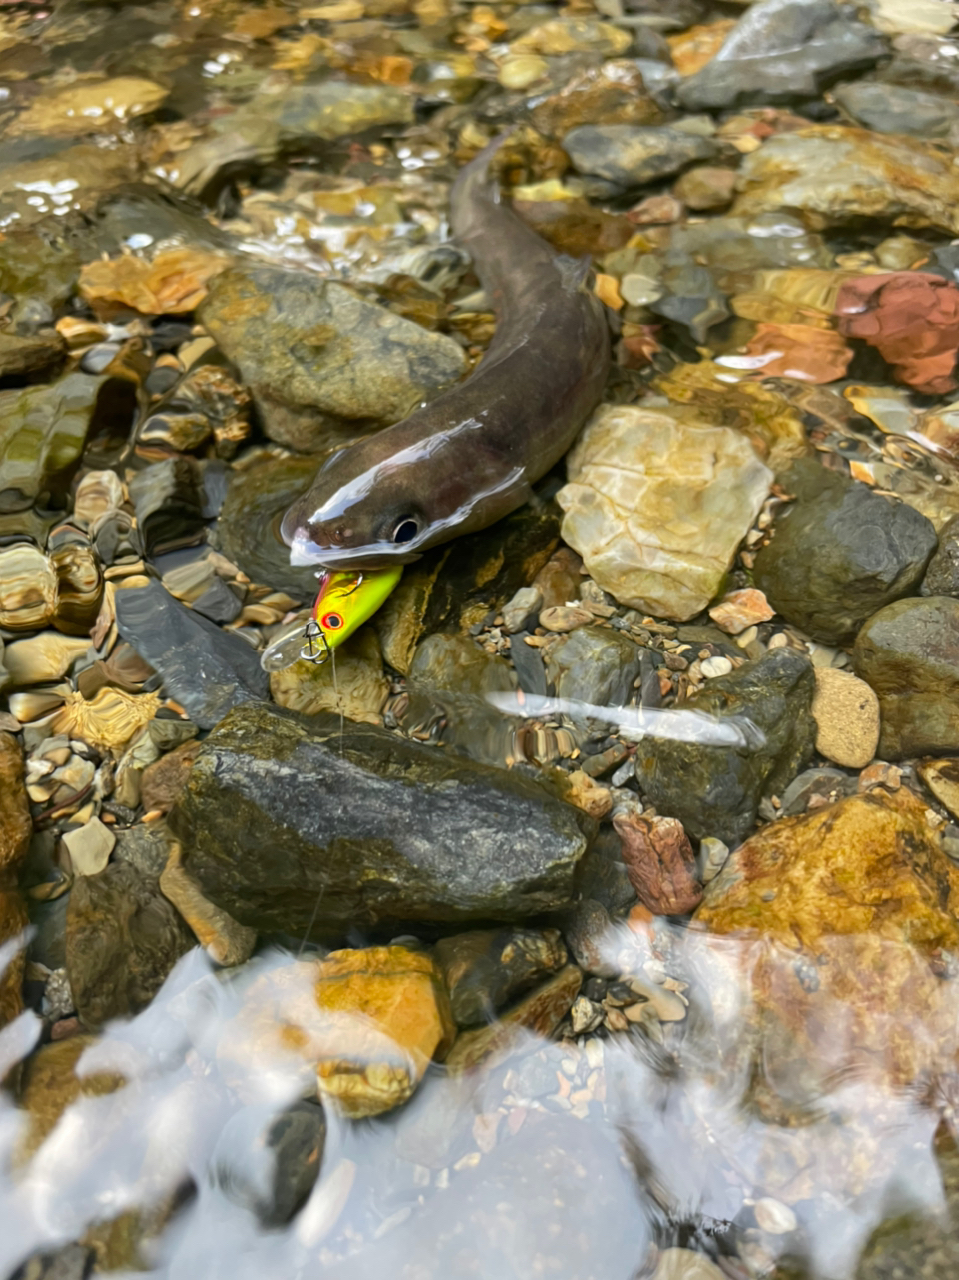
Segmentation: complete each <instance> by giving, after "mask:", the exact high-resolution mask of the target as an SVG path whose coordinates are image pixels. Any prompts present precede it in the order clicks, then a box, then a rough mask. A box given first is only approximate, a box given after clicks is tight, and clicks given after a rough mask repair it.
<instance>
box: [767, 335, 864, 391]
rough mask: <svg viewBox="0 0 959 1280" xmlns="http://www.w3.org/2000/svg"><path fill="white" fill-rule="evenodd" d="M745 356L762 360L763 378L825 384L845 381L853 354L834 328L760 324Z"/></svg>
mask: <svg viewBox="0 0 959 1280" xmlns="http://www.w3.org/2000/svg"><path fill="white" fill-rule="evenodd" d="M855 336H859V335H855ZM746 354H747V355H748V356H756V357H759V358H760V359H761V361H762V363H761V364H760V365H759V374H760V376H761V377H763V378H795V379H796V380H797V381H799V382H815V383H823V382H835V381H836V380H837V379H838V378H844V377H845V376H846V370H847V369H848V368H849V363H850V361H851V360H852V354H853V353H852V348H851V347H849V346H847V344H846V342H845V340H844V339H843V336H842V334H841V333H837V332H836V331H835V329H818V328H816V327H815V326H814V325H809V324H757V325H756V332H755V333H754V334H753V336H752V337H751V338H750V340H749V342H748V343H747V344H746Z"/></svg>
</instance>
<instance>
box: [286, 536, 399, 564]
mask: <svg viewBox="0 0 959 1280" xmlns="http://www.w3.org/2000/svg"><path fill="white" fill-rule="evenodd" d="M419 558H420V552H418V551H411V550H410V549H409V548H408V547H397V546H394V544H393V543H391V542H371V543H368V544H367V545H366V546H363V547H320V546H317V544H316V543H315V542H312V541H311V540H310V539H309V538H308V537H305V536H304V535H303V534H297V535H296V536H294V538H293V541H292V542H291V544H290V564H291V565H294V566H295V567H297V568H299V567H301V566H307V565H315V566H316V567H317V568H318V569H388V568H390V566H391V565H397V564H413V562H414V561H415V560H419Z"/></svg>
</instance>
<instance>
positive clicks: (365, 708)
mask: <svg viewBox="0 0 959 1280" xmlns="http://www.w3.org/2000/svg"><path fill="white" fill-rule="evenodd" d="M388 691H389V685H388V682H387V679H386V676H385V675H384V674H383V656H382V654H381V653H380V642H379V640H378V639H377V636H376V632H375V631H374V630H373V629H372V628H371V627H362V628H361V629H360V630H359V631H358V632H357V633H356V635H354V636H350V637H349V638H348V639H347V640H346V641H344V643H343V644H342V645H339V646H337V648H336V649H335V651H334V652H333V655H332V657H331V658H330V660H329V661H327V662H323V663H315V662H305V661H303V660H302V659H301V660H300V661H298V662H294V663H293V665H292V666H290V667H285V668H284V669H283V670H282V671H274V672H273V673H272V674H271V676H270V693H271V695H272V697H273V700H274V702H277V703H278V704H279V705H280V706H281V707H289V709H290V710H291V711H302V712H303V713H304V715H310V716H313V715H316V714H317V712H319V711H333V712H335V713H336V714H337V715H344V716H346V717H347V719H349V720H362V721H364V722H365V723H366V724H382V723H383V717H382V716H381V715H380V712H381V711H382V709H383V703H384V702H385V701H386V696H387V693H388Z"/></svg>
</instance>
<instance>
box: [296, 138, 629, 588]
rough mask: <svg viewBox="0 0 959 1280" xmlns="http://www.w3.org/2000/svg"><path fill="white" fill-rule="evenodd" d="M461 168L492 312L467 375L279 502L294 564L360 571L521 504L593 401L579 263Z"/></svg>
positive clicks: (596, 343)
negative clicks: (482, 348)
mask: <svg viewBox="0 0 959 1280" xmlns="http://www.w3.org/2000/svg"><path fill="white" fill-rule="evenodd" d="M504 140H505V139H504V138H501V139H498V140H497V141H496V142H494V143H492V144H491V145H490V146H489V147H487V148H486V150H485V151H483V152H481V153H480V155H479V156H477V157H476V159H475V160H473V161H472V162H471V163H470V164H468V165H466V166H465V168H464V169H463V170H462V171H461V172H460V174H459V176H458V177H457V179H456V182H455V183H454V184H453V188H452V192H451V195H450V223H451V228H452V231H453V235H454V237H455V238H456V240H457V241H458V242H459V243H460V244H461V245H462V246H463V247H464V248H466V249H467V250H468V251H469V253H470V254H471V256H472V259H473V263H474V267H475V270H476V273H477V275H478V276H479V278H480V281H481V283H482V285H483V288H484V290H485V292H486V295H487V298H488V299H489V301H490V303H491V305H492V308H493V310H494V312H495V314H496V321H497V324H496V333H495V336H494V338H493V341H492V342H491V343H490V346H489V349H488V351H487V352H486V354H485V356H484V357H483V360H482V362H481V363H480V365H479V367H478V368H477V369H476V370H475V372H474V373H472V374H471V375H470V377H469V378H467V379H466V380H465V381H464V382H462V383H459V384H458V385H457V386H455V387H452V388H450V389H449V390H448V391H446V392H444V393H443V394H442V395H440V396H438V397H437V399H435V400H433V401H432V402H431V403H429V404H427V405H424V406H422V407H421V408H419V409H417V410H416V411H415V412H414V413H412V414H411V415H410V416H409V417H408V418H406V419H404V420H403V421H402V422H398V423H396V424H395V425H394V426H392V427H387V428H386V429H385V430H383V431H380V432H378V433H376V434H374V435H371V436H368V437H367V438H366V439H364V440H360V441H358V442H357V443H356V444H353V445H350V446H348V447H347V448H346V449H344V450H341V451H340V452H339V453H337V454H334V455H333V457H332V458H330V459H329V460H328V461H327V462H326V464H325V465H324V466H323V467H322V468H321V469H320V471H319V473H318V475H317V477H316V479H315V481H314V483H313V485H312V486H311V488H310V489H309V490H308V491H307V492H306V494H304V496H303V497H302V498H301V499H299V501H297V502H296V503H295V504H294V505H293V507H291V508H290V510H289V511H288V512H287V514H286V516H285V517H284V520H283V537H284V540H285V541H286V542H287V544H288V545H289V546H290V548H291V553H290V558H291V561H292V563H294V564H321V565H326V566H329V567H333V568H337V569H339V568H347V567H351V568H355V567H362V568H369V567H377V566H383V565H389V564H402V563H408V562H410V561H412V560H416V559H417V558H418V557H419V555H420V553H421V552H423V551H425V550H426V549H427V548H428V547H433V546H436V545H437V544H438V543H441V542H445V541H447V540H448V539H449V538H453V537H456V536H458V535H460V534H463V533H472V532H474V531H475V530H477V529H483V528H485V527H486V526H487V525H490V524H492V523H493V522H494V521H496V520H499V519H501V518H502V517H503V516H505V515H508V514H509V513H510V512H511V511H514V510H515V509H516V508H517V507H519V506H521V505H522V504H523V503H524V502H525V501H526V500H527V499H528V497H529V496H530V493H531V489H532V485H533V484H534V483H535V482H536V481H537V480H538V479H540V477H541V476H543V475H545V473H546V472H547V471H548V470H549V469H550V468H551V467H552V466H553V465H554V464H555V463H556V462H558V461H559V459H560V458H561V457H562V456H563V455H564V454H565V453H566V452H567V450H568V449H569V448H570V446H571V445H572V443H573V440H574V439H575V438H576V435H577V433H578V432H579V429H580V427H581V426H582V424H583V422H584V420H585V419H586V417H587V416H588V414H589V413H590V412H591V411H592V410H593V409H594V408H595V406H596V405H597V404H598V402H599V400H600V398H601V396H602V393H603V388H604V386H605V383H606V376H607V372H608V368H609V328H608V324H607V321H606V316H605V313H604V309H603V306H602V304H601V303H600V301H599V300H598V299H597V298H596V297H595V295H594V294H593V293H592V292H591V291H590V290H589V288H588V287H587V275H588V270H589V264H588V261H586V260H583V261H578V260H576V259H573V258H569V257H566V256H564V255H562V254H558V253H556V252H555V251H554V250H553V249H552V248H551V247H550V246H549V245H548V244H546V242H545V241H544V240H542V239H541V238H540V237H539V236H538V235H537V234H536V233H535V232H534V231H532V230H531V229H530V228H529V227H528V226H526V224H525V223H524V222H523V221H522V220H521V219H520V218H519V217H518V215H517V214H515V213H514V212H513V210H512V209H510V208H509V207H508V206H507V205H505V204H503V203H502V201H501V200H500V194H499V187H498V184H497V183H496V182H495V181H494V180H492V179H491V178H490V176H489V173H488V169H489V162H490V159H491V157H492V155H493V152H494V151H495V150H496V149H497V148H498V147H499V146H500V145H501V144H502V142H503V141H504Z"/></svg>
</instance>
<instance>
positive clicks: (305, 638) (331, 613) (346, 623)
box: [260, 564, 403, 671]
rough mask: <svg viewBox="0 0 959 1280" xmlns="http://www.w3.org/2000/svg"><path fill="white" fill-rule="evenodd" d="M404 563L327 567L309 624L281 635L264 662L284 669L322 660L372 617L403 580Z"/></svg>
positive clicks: (268, 667) (270, 667) (266, 666)
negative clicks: (386, 566) (301, 660)
mask: <svg viewBox="0 0 959 1280" xmlns="http://www.w3.org/2000/svg"><path fill="white" fill-rule="evenodd" d="M402 572H403V566H402V565H401V564H397V565H390V566H389V567H388V568H385V569H349V570H340V569H324V570H323V571H322V572H321V573H319V574H318V575H317V577H318V578H319V590H318V591H317V595H316V600H315V601H314V602H313V610H312V612H311V614H310V619H309V621H308V622H307V624H306V626H305V627H302V626H297V627H296V628H295V630H293V631H288V632H286V633H285V634H284V635H281V636H278V637H277V638H276V639H275V640H274V641H273V643H272V644H270V645H269V647H268V648H266V649H265V650H264V651H263V654H262V655H261V657H260V665H261V666H262V667H263V668H264V670H266V671H282V670H283V669H284V667H289V666H292V665H293V663H294V662H297V661H298V660H299V659H300V658H302V659H303V660H304V661H306V662H313V663H317V664H319V663H322V662H325V661H326V660H327V658H328V657H329V656H330V654H331V653H332V652H333V650H334V649H335V648H336V647H337V646H338V645H341V644H342V643H343V641H344V640H346V639H347V638H348V637H349V636H351V635H352V634H353V632H354V631H355V630H356V629H357V627H360V626H362V625H363V623H364V622H366V620H367V619H368V618H371V617H372V616H373V614H374V613H375V612H376V611H377V609H378V608H379V607H380V605H381V604H382V603H383V601H384V600H385V599H386V597H387V596H388V595H389V594H390V592H391V591H392V590H393V588H394V587H395V586H396V584H397V583H398V582H399V580H400V576H401V574H402Z"/></svg>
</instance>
